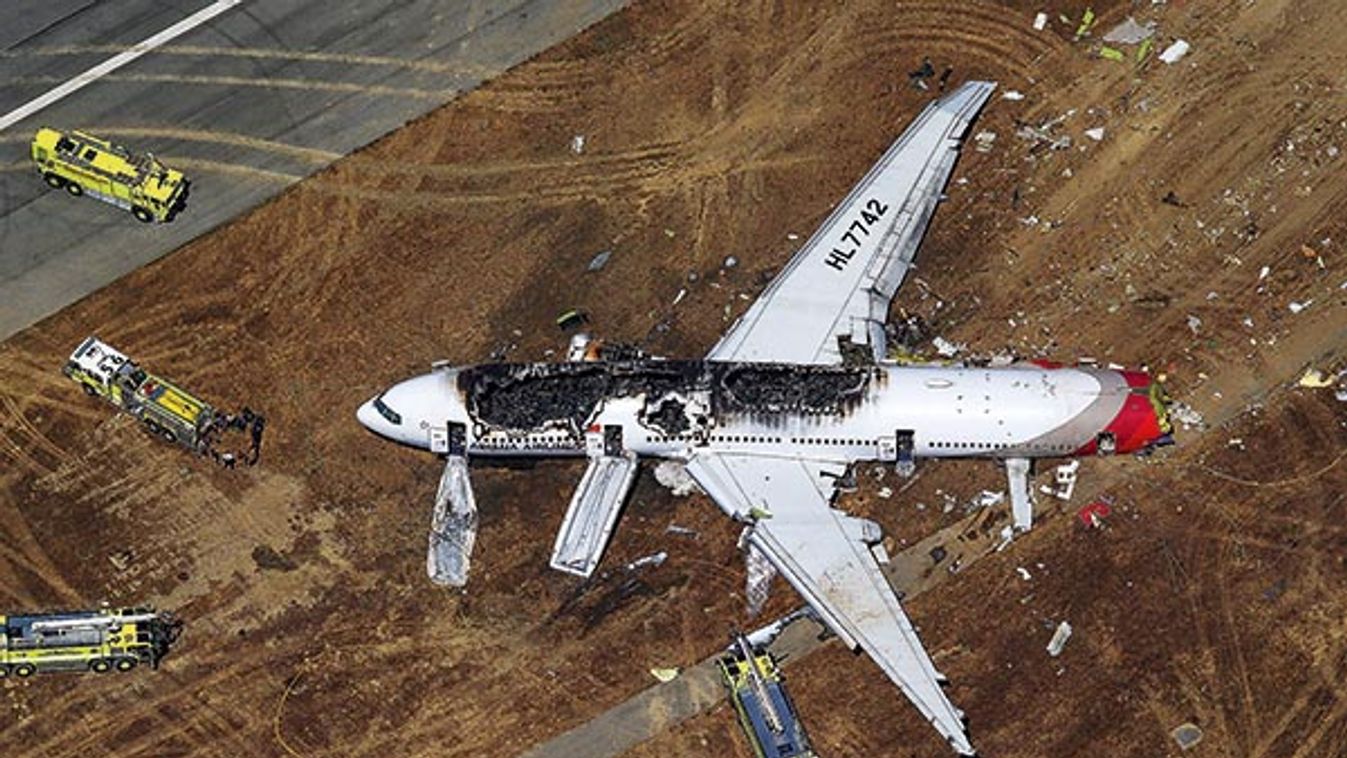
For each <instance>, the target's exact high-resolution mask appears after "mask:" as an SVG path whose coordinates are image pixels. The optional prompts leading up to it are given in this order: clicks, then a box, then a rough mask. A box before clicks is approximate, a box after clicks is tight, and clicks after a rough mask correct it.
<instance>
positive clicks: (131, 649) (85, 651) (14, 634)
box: [0, 608, 182, 677]
mask: <svg viewBox="0 0 1347 758" xmlns="http://www.w3.org/2000/svg"><path fill="white" fill-rule="evenodd" d="M181 630H182V624H181V623H180V622H179V621H178V620H177V619H175V618H174V617H173V615H172V614H170V613H167V612H162V611H161V612H155V610H154V609H153V608H123V609H119V610H110V609H103V610H97V611H59V612H55V613H34V614H26V615H22V616H0V677H7V676H9V675H10V674H13V675H14V676H18V677H29V676H32V675H33V674H35V673H38V672H40V671H93V672H96V673H100V674H101V673H104V672H107V671H111V670H112V669H117V670H118V671H130V670H131V669H133V668H135V667H136V666H138V665H140V664H142V663H148V664H149V665H150V667H151V668H159V660H160V659H161V658H163V657H164V655H165V654H167V653H168V649H169V647H170V646H171V645H172V644H173V643H174V642H175V641H177V638H178V634H179V633H180V632H181Z"/></svg>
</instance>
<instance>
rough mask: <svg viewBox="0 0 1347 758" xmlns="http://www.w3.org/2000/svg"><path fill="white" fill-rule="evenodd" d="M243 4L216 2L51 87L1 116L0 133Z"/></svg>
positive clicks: (234, 1)
mask: <svg viewBox="0 0 1347 758" xmlns="http://www.w3.org/2000/svg"><path fill="white" fill-rule="evenodd" d="M242 2H243V0H216V2H215V3H212V4H211V5H209V6H207V7H205V8H203V9H201V10H199V11H197V12H196V13H193V14H192V15H190V16H188V17H187V18H184V19H183V20H181V21H179V22H178V23H176V24H174V25H172V26H170V27H168V28H167V29H165V30H163V31H161V32H159V33H158V34H155V35H153V36H151V37H149V38H147V39H146V40H145V41H144V42H141V43H140V44H138V45H134V46H133V47H131V48H129V49H127V50H125V51H123V52H121V53H118V54H117V55H114V56H112V57H111V58H108V59H107V60H105V61H103V62H102V63H100V64H98V65H97V66H94V67H93V68H91V69H89V70H88V71H85V72H84V73H82V74H80V75H78V76H76V77H75V78H73V79H70V80H68V81H66V82H65V83H63V84H61V85H60V86H58V87H54V88H53V89H51V90H49V91H48V92H46V93H45V94H43V95H39V96H38V97H36V98H33V99H32V100H29V101H28V102H26V103H24V104H23V105H20V106H19V107H18V108H15V109H14V110H12V111H10V112H9V113H6V114H5V115H3V116H0V131H3V130H4V129H7V128H9V127H10V126H13V125H14V124H16V123H18V122H19V121H22V120H23V119H25V118H28V117H29V116H31V115H33V114H34V113H37V112H38V111H40V110H42V109H43V108H46V107H47V106H48V105H51V104H52V103H54V102H56V101H57V100H60V99H61V98H63V97H65V96H66V95H69V94H70V93H72V92H75V91H77V90H79V89H81V88H82V87H84V86H85V85H87V84H90V83H91V82H95V81H97V80H99V79H101V78H102V77H104V76H107V75H108V74H109V73H111V72H113V71H116V70H117V69H119V68H121V67H122V66H125V65H126V64H128V63H130V62H131V61H134V60H135V59H137V58H139V57H140V56H142V55H144V54H145V53H148V52H150V51H151V50H154V49H155V48H156V47H159V46H160V45H162V44H164V43H165V42H168V41H169V40H172V39H174V38H176V37H180V36H182V35H183V34H185V33H187V32H189V31H191V30H192V29H195V28H196V27H198V26H200V25H202V24H204V23H206V22H207V21H210V20H211V19H213V18H215V17H216V16H218V15H220V14H221V13H224V12H225V11H227V10H229V9H230V8H233V7H234V6H236V5H238V4H240V3H242Z"/></svg>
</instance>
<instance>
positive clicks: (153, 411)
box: [62, 337, 215, 452]
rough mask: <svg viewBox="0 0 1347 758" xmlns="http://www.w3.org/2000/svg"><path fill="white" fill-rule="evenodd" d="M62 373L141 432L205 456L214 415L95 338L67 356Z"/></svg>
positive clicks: (193, 399) (91, 338) (166, 382)
mask: <svg viewBox="0 0 1347 758" xmlns="http://www.w3.org/2000/svg"><path fill="white" fill-rule="evenodd" d="M62 373H64V374H65V375H66V376H68V377H70V378H71V379H74V380H75V381H76V382H79V384H80V386H82V387H83V388H84V391H85V393H87V394H89V395H91V396H96V397H101V398H103V399H105V400H107V401H108V402H110V403H112V404H113V405H115V406H117V407H118V408H120V409H122V410H123V411H126V412H127V413H129V414H130V415H131V416H133V417H135V418H136V419H139V420H140V422H141V423H142V424H144V425H145V429H146V431H148V432H150V433H151V434H154V435H157V436H160V437H163V438H164V439H166V440H168V441H169V442H176V443H178V444H180V445H182V446H184V447H187V448H190V449H192V450H196V451H198V452H205V451H206V448H207V446H208V445H209V439H208V438H207V433H208V431H209V430H210V428H211V425H212V424H213V423H214V420H215V411H214V409H213V408H211V407H210V406H209V405H207V404H206V403H205V401H203V400H200V399H198V398H196V397H193V396H192V395H190V394H188V393H187V392H186V391H185V390H183V389H181V388H180V387H178V386H176V385H174V384H173V383H172V382H169V381H168V380H167V379H163V378H161V377H158V376H155V375H153V374H150V373H147V372H146V371H145V370H144V369H142V368H141V367H140V366H138V365H136V363H135V362H134V361H131V360H130V359H128V358H127V357H126V355H125V354H123V353H122V352H120V351H118V350H116V349H115V348H113V347H112V346H110V345H108V344H107V343H105V342H102V341H100V340H99V339H98V338H97V337H89V338H88V339H86V340H84V342H82V343H80V346H79V347H78V348H76V349H75V352H74V353H72V354H71V356H70V360H69V361H67V362H66V365H65V368H64V369H62Z"/></svg>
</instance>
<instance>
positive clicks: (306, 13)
mask: <svg viewBox="0 0 1347 758" xmlns="http://www.w3.org/2000/svg"><path fill="white" fill-rule="evenodd" d="M223 4H228V3H223ZM220 5H222V3H218V2H211V0H118V1H117V2H93V1H90V0H44V1H42V2H38V1H37V0H8V1H7V2H5V3H3V4H0V118H3V116H4V114H9V113H12V112H14V111H15V110H16V109H18V108H20V107H21V106H23V105H24V104H26V103H29V102H30V101H32V100H33V99H35V98H38V97H40V96H42V95H44V94H45V93H48V92H50V91H51V90H53V89H55V88H58V87H61V86H62V85H65V84H66V83H67V82H70V81H71V80H72V79H73V78H75V77H77V76H79V75H81V74H83V73H84V72H86V71H88V70H90V69H92V68H94V67H96V66H99V65H100V64H102V63H104V62H105V61H108V60H109V59H110V58H113V57H114V56H116V55H118V54H120V53H124V52H125V51H127V50H128V48H132V47H133V46H135V45H138V44H140V43H142V42H143V41H145V40H147V39H150V38H153V37H154V36H155V35H157V34H160V33H161V32H163V31H164V30H165V29H169V28H170V27H172V26H173V25H174V24H178V23H180V22H183V21H184V19H189V18H190V17H192V16H193V14H197V13H200V12H203V11H207V10H209V9H210V8H212V7H214V6H220ZM624 5H626V0H502V1H501V2H480V1H478V0H348V1H347V2H341V3H326V2H321V0H242V2H239V3H238V4H237V5H235V6H234V7H230V8H228V9H226V10H223V11H221V12H219V14H218V15H215V16H213V17H211V18H210V19H209V20H207V21H205V22H204V23H201V24H200V25H199V26H194V27H193V28H191V29H189V30H187V31H185V32H184V33H182V34H180V35H177V36H175V37H174V38H173V39H171V40H169V41H167V42H165V43H163V44H162V46H158V47H156V48H155V49H154V50H151V51H149V52H146V53H145V54H144V55H142V56H140V57H138V58H136V59H135V60H134V61H132V62H130V63H128V64H126V65H124V66H121V67H119V68H116V69H115V70H112V71H110V72H108V73H106V74H105V75H102V76H100V77H98V78H97V79H95V80H93V81H91V82H90V83H88V84H87V85H85V86H83V87H82V88H80V89H78V90H76V91H74V92H71V93H70V94H69V95H67V96H66V97H64V98H63V99H60V100H58V101H56V102H54V103H52V104H50V105H48V106H46V107H45V108H43V109H41V110H39V111H38V112H36V113H33V114H32V115H28V116H26V117H24V118H22V119H20V120H18V121H17V122H15V123H13V124H12V125H10V126H7V127H4V128H0V339H5V338H8V337H9V336H10V335H12V334H14V333H16V332H18V331H20V330H22V329H24V328H25V327H27V326H30V325H32V324H34V323H36V322H37V321H39V320H41V319H42V318H44V317H46V316H48V315H51V314H52V313H55V312H56V311H58V310H60V309H61V308H64V307H65V306H66V305H69V304H70V303H73V302H75V301H76V300H78V299H80V298H81V297H83V296H85V295H87V294H89V293H90V292H93V291H95V290H97V289H99V288H100V287H103V286H105V285H107V284H109V283H111V282H112V281H114V280H116V279H117V278H118V277H121V276H123V275H125V274H127V273H129V272H131V271H133V270H135V269H136V268H138V267H140V266H143V265H145V264H146V263H149V262H151V261H153V260H155V259H157V258H159V257H161V256H163V255H165V254H167V253H169V252H171V251H172V250H174V249H176V248H178V247H179V246H181V245H183V244H184V243H186V242H188V241H190V240H191V239H193V238H195V237H197V236H198V235H200V234H203V233H205V232H207V231H209V230H211V229H213V228H214V227H216V226H218V225H220V224H222V223H224V222H226V221H228V220H229V219H231V218H233V217H235V216H237V215H238V214H240V213H242V212H244V211H247V210H248V209H250V208H253V207H255V206H257V205H259V204H260V203H262V202H264V201H265V200H267V199H268V198H270V197H272V196H274V195H276V194H277V193H279V192H281V191H282V190H284V189H285V188H286V187H287V186H289V185H290V184H292V183H294V182H295V181H298V180H299V179H300V178H303V177H305V176H308V175H310V174H312V173H314V172H316V171H318V170H319V169H321V168H323V167H324V166H326V165H328V164H329V163H331V162H332V161H333V160H336V159H337V158H339V157H341V156H342V155H345V154H346V153H349V152H351V151H353V150H355V149H357V148H360V147H362V146H364V145H366V144H369V143H370V142H372V141H374V140H375V139H377V138H379V137H380V136H382V135H384V134H386V133H388V132H390V131H392V130H394V129H397V128H398V127H400V126H402V125H403V124H405V123H407V122H408V121H411V120H412V119H415V118H417V117H418V116H421V115H423V114H425V113H427V112H429V111H431V110H433V109H435V108H437V107H439V106H441V105H443V104H445V103H447V102H449V101H450V100H452V99H454V98H455V97H456V96H457V95H459V94H461V93H463V92H465V91H467V90H470V89H472V88H473V87H475V86H476V85H478V84H480V83H481V82H483V81H485V80H487V79H489V78H491V77H492V76H495V75H496V74H498V73H500V72H502V71H504V70H506V69H507V68H509V67H510V66H513V65H515V64H517V63H520V62H522V61H524V60H527V59H528V58H530V57H532V56H533V55H535V54H537V53H539V52H541V51H543V50H545V49H547V48H548V47H551V46H552V45H554V44H556V43H558V42H560V41H562V40H565V39H567V38H569V37H571V36H573V35H574V34H576V33H577V32H579V31H581V30H582V29H584V28H586V27H588V26H590V25H592V24H594V23H595V22H597V21H599V20H601V19H603V18H604V17H605V16H607V15H608V14H610V13H612V12H614V11H616V10H618V9H620V8H621V7H622V6H624ZM43 125H48V126H53V127H56V128H61V129H82V130H84V131H88V132H91V133H93V134H96V135H99V136H102V137H106V138H108V139H111V140H113V141H115V142H119V143H121V144H124V145H125V146H127V147H129V148H131V149H133V150H136V151H138V152H140V151H150V152H153V153H154V154H155V155H156V156H158V157H160V158H161V159H162V160H163V161H164V162H165V163H168V164H169V165H172V166H174V167H181V168H183V170H184V171H185V172H186V173H187V174H188V176H189V178H190V179H191V180H192V194H191V198H190V201H189V203H188V206H187V209H186V210H185V211H184V212H183V213H182V214H181V215H179V216H178V218H177V219H176V220H175V221H173V222H172V223H170V224H156V225H144V224H141V223H139V222H137V221H136V220H135V219H134V218H132V216H131V215H130V214H129V213H127V212H125V211H122V210H119V209H117V208H114V207H113V206H111V205H106V204H104V203H99V202H97V201H94V200H91V199H89V198H79V199H76V198H72V197H70V196H68V195H66V194H65V193H63V192H60V191H57V190H51V189H49V188H48V187H47V186H46V185H45V184H43V183H42V181H41V180H40V179H39V178H38V176H37V174H36V173H35V172H34V171H33V170H32V167H31V163H30V162H29V159H28V150H29V147H28V146H29V141H30V140H31V139H32V136H33V133H34V132H35V131H36V130H37V129H38V127H39V126H43ZM240 254H241V255H246V254H247V253H246V251H240ZM96 328H97V325H96V324H91V325H90V329H91V330H95V329H96Z"/></svg>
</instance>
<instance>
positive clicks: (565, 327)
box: [557, 308, 589, 332]
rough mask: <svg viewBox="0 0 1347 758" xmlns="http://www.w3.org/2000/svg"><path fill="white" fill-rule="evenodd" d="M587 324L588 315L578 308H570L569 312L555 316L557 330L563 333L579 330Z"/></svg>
mask: <svg viewBox="0 0 1347 758" xmlns="http://www.w3.org/2000/svg"><path fill="white" fill-rule="evenodd" d="M588 323H589V314H587V313H585V312H584V311H582V310H580V309H579V308H572V309H571V310H569V311H566V312H565V313H563V314H561V315H560V316H557V328H559V329H561V330H562V331H563V332H568V331H570V330H572V329H579V328H580V327H582V326H584V325H585V324H588Z"/></svg>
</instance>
